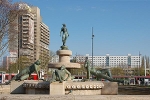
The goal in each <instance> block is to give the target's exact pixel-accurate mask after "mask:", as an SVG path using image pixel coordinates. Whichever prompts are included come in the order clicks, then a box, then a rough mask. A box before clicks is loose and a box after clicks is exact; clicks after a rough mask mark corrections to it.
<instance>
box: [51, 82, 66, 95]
mask: <svg viewBox="0 0 150 100" xmlns="http://www.w3.org/2000/svg"><path fill="white" fill-rule="evenodd" d="M65 83H66V82H63V83H59V82H53V83H51V84H50V95H65Z"/></svg>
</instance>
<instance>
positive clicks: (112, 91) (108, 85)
mask: <svg viewBox="0 0 150 100" xmlns="http://www.w3.org/2000/svg"><path fill="white" fill-rule="evenodd" d="M102 82H103V84H104V88H102V95H117V94H118V83H117V82H105V81H102Z"/></svg>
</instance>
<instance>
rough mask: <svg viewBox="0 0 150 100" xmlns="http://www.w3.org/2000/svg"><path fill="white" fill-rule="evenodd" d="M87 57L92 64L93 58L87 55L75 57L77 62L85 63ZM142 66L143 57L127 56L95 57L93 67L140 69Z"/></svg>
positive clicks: (107, 55)
mask: <svg viewBox="0 0 150 100" xmlns="http://www.w3.org/2000/svg"><path fill="white" fill-rule="evenodd" d="M85 57H88V59H89V60H90V61H91V62H92V56H90V55H89V54H86V55H85V56H81V55H80V56H78V55H77V56H74V57H73V59H76V61H77V62H84V61H85ZM139 65H141V56H132V55H131V54H128V55H127V56H110V55H109V54H106V56H93V66H97V67H98V66H99V67H130V68H134V67H139Z"/></svg>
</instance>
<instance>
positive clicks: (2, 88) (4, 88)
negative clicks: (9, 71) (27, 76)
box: [0, 85, 10, 94]
mask: <svg viewBox="0 0 150 100" xmlns="http://www.w3.org/2000/svg"><path fill="white" fill-rule="evenodd" d="M0 94H10V85H0Z"/></svg>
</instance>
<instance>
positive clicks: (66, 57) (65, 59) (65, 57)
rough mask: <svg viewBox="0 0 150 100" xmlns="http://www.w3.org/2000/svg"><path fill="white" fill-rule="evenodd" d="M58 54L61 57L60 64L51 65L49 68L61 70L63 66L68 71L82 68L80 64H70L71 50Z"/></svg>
mask: <svg viewBox="0 0 150 100" xmlns="http://www.w3.org/2000/svg"><path fill="white" fill-rule="evenodd" d="M56 53H57V55H58V56H59V62H58V63H49V64H48V68H60V67H61V66H62V65H64V66H65V67H66V68H67V69H72V68H81V67H80V64H79V63H70V56H71V55H72V51H71V50H58V51H57V52H56Z"/></svg>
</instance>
